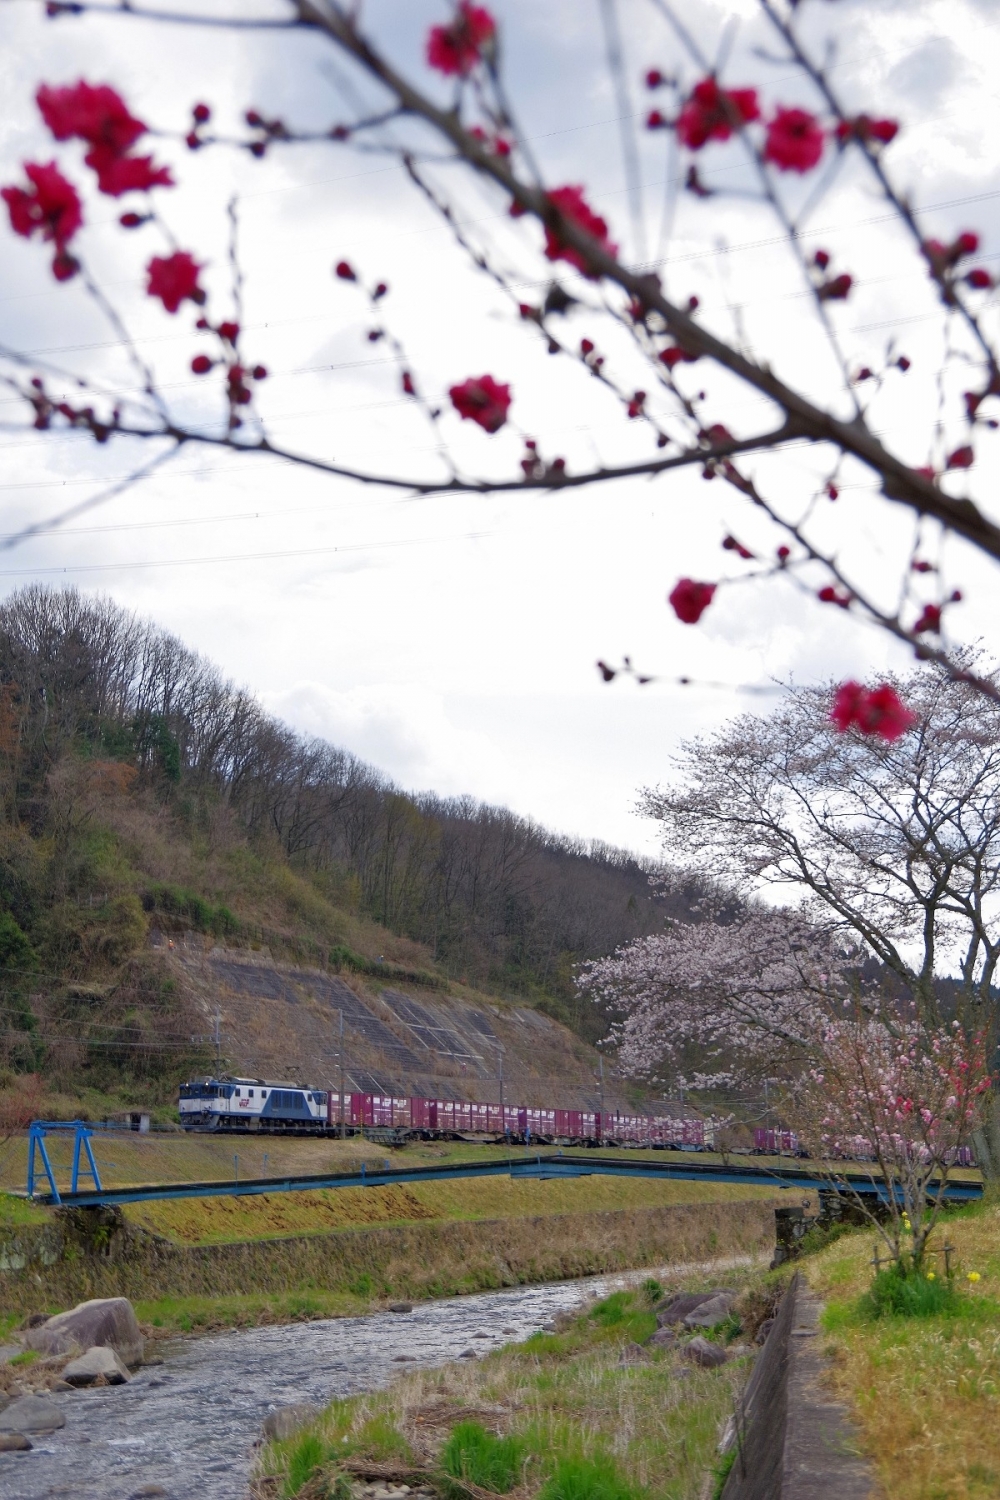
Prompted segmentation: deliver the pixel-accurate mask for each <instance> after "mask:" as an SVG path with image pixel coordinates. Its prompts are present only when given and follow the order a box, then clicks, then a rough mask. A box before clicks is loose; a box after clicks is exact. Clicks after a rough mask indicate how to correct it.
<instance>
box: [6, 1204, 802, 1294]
mask: <svg viewBox="0 0 1000 1500" xmlns="http://www.w3.org/2000/svg"><path fill="white" fill-rule="evenodd" d="M59 1220H60V1222H59V1223H58V1225H52V1226H46V1227H45V1228H43V1229H40V1230H22V1231H20V1232H16V1233H13V1234H9V1235H8V1236H7V1237H6V1238H5V1239H4V1240H3V1242H2V1243H0V1311H10V1312H13V1311H31V1310H34V1308H35V1307H40V1306H54V1305H58V1306H66V1305H68V1304H72V1303H75V1302H78V1301H82V1300H84V1299H85V1298H88V1297H117V1296H123V1297H129V1298H131V1299H132V1300H133V1301H145V1300H150V1299H153V1298H157V1297H162V1296H195V1295H200V1296H224V1295H227V1294H239V1293H253V1292H263V1293H272V1292H290V1291H291V1292H295V1291H300V1290H301V1291H308V1290H310V1289H319V1288H322V1289H324V1290H331V1291H336V1290H340V1291H351V1292H357V1293H359V1294H361V1295H372V1294H374V1295H376V1296H378V1295H386V1296H388V1295H390V1294H395V1295H398V1296H409V1297H427V1296H444V1295H448V1294H450V1293H452V1292H462V1291H484V1290H489V1289H491V1288H496V1287H502V1286H517V1285H522V1284H525V1283H528V1282H539V1281H555V1280H561V1279H563V1278H569V1277H575V1276H591V1275H597V1274H599V1273H601V1272H606V1271H618V1270H626V1269H635V1268H639V1267H642V1266H655V1265H663V1264H664V1263H666V1262H669V1261H675V1262H678V1261H690V1260H700V1259H709V1258H713V1257H717V1256H724V1255H738V1254H748V1253H755V1252H762V1251H764V1252H769V1251H770V1249H771V1248H772V1244H773V1238H774V1209H773V1205H772V1204H770V1203H766V1202H747V1203H695V1204H677V1205H674V1206H671V1207H662V1208H649V1209H628V1210H620V1211H614V1212H602V1213H590V1214H588V1213H574V1214H560V1215H558V1216H547V1217H533V1218H506V1219H493V1220H479V1221H471V1222H469V1221H466V1222H441V1221H436V1222H435V1221H424V1222H422V1223H415V1224H404V1225H399V1226H396V1227H383V1228H377V1229H363V1230H338V1231H334V1232H333V1233H326V1234H314V1235H300V1236H295V1237H290V1238H284V1239H269V1240H249V1241H241V1242H239V1243H236V1244H226V1245H199V1246H184V1245H178V1244H175V1243H173V1242H172V1241H169V1240H165V1239H161V1238H158V1237H156V1236H154V1235H151V1234H148V1233H145V1232H144V1231H142V1230H137V1229H135V1228H133V1227H132V1226H130V1225H129V1224H128V1223H127V1221H125V1220H123V1219H122V1217H121V1215H120V1214H117V1213H115V1211H113V1210H103V1211H97V1212H96V1213H95V1211H93V1210H69V1211H64V1212H63V1213H62V1214H60V1215H59ZM29 1304H30V1306H29Z"/></svg>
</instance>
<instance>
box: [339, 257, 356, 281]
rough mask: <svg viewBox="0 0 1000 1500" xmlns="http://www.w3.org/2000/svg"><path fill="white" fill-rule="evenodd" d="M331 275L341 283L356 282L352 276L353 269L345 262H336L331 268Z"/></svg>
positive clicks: (353, 275)
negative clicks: (338, 278)
mask: <svg viewBox="0 0 1000 1500" xmlns="http://www.w3.org/2000/svg"><path fill="white" fill-rule="evenodd" d="M333 274H334V275H335V276H339V277H340V279H341V281H357V279H358V278H357V276H355V274H354V268H353V267H352V265H351V264H350V262H349V261H346V260H338V262H337V264H336V265H335V266H334V268H333Z"/></svg>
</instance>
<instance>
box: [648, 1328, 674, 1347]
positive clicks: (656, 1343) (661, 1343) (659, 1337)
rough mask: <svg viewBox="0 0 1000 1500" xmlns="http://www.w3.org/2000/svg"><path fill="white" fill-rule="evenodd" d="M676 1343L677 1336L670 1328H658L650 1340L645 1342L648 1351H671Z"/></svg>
mask: <svg viewBox="0 0 1000 1500" xmlns="http://www.w3.org/2000/svg"><path fill="white" fill-rule="evenodd" d="M676 1342H677V1335H676V1333H675V1332H674V1330H673V1329H672V1328H658V1329H657V1330H656V1332H655V1333H654V1334H653V1335H652V1337H651V1338H648V1339H647V1340H646V1347H647V1348H648V1349H672V1348H673V1346H674V1345H675V1344H676Z"/></svg>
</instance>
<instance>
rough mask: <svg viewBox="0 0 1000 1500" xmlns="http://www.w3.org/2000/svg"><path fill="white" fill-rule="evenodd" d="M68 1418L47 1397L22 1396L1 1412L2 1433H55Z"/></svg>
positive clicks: (63, 1425)
mask: <svg viewBox="0 0 1000 1500" xmlns="http://www.w3.org/2000/svg"><path fill="white" fill-rule="evenodd" d="M65 1426H66V1418H65V1417H64V1416H63V1414H62V1412H61V1411H60V1410H59V1407H58V1406H57V1405H56V1403H55V1402H54V1401H52V1400H50V1399H49V1398H48V1397H47V1396H21V1397H20V1398H19V1400H17V1401H12V1402H11V1403H10V1405H9V1406H8V1407H5V1408H4V1410H3V1411H0V1432H55V1430H56V1428H57V1427H65Z"/></svg>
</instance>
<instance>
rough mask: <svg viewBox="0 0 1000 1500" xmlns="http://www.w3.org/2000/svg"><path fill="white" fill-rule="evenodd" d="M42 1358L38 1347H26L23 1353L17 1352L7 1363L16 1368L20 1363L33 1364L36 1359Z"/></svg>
mask: <svg viewBox="0 0 1000 1500" xmlns="http://www.w3.org/2000/svg"><path fill="white" fill-rule="evenodd" d="M40 1358H41V1355H40V1354H39V1353H38V1350H37V1349H25V1351H24V1353H23V1354H15V1355H14V1357H13V1359H9V1360H8V1361H7V1363H8V1364H9V1365H11V1366H12V1367H13V1368H15V1369H16V1368H17V1366H19V1365H33V1364H34V1363H35V1360H36V1359H40Z"/></svg>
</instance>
